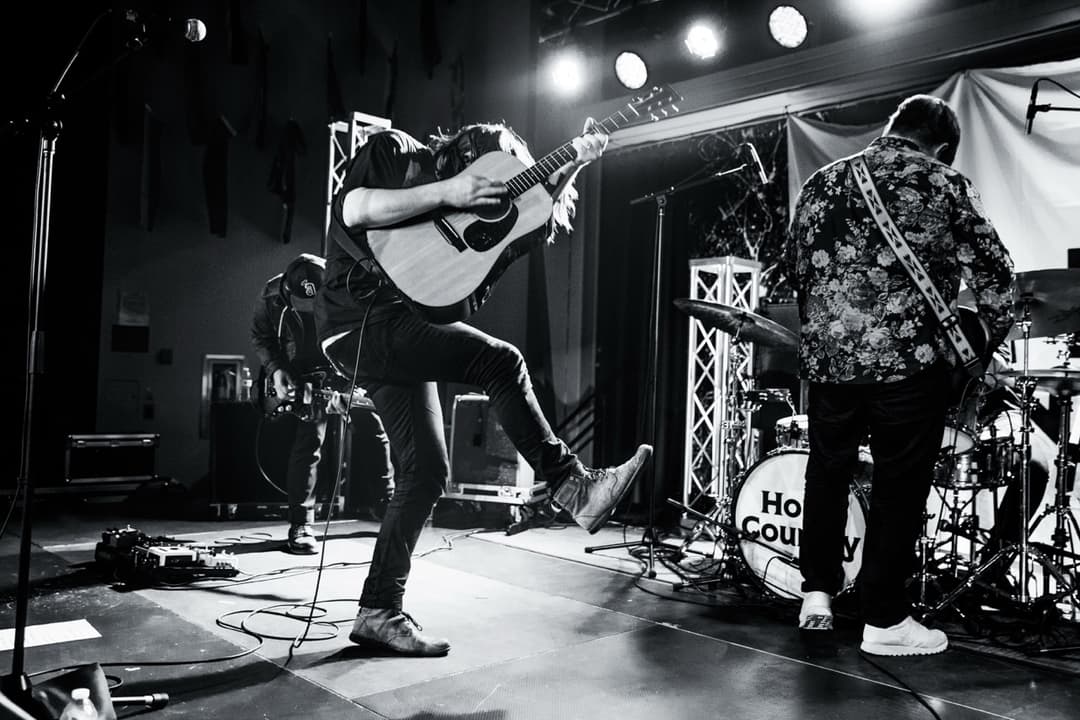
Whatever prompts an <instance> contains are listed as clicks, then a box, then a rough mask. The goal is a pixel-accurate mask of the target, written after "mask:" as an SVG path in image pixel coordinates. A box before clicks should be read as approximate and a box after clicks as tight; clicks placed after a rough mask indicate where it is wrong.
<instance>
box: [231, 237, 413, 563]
mask: <svg viewBox="0 0 1080 720" xmlns="http://www.w3.org/2000/svg"><path fill="white" fill-rule="evenodd" d="M325 267H326V262H325V261H324V260H323V259H322V258H321V257H318V256H316V255H311V254H309V253H302V254H300V255H299V256H297V257H296V258H295V259H294V260H293V261H292V262H290V263H289V265H288V267H287V268H286V269H285V272H283V273H278V274H277V275H275V276H273V277H272V278H270V279H269V280H267V281H266V284H265V285H264V286H263V289H262V291H261V292H260V293H259V297H258V299H257V300H256V301H255V309H254V311H253V312H252V319H251V344H252V346H254V348H255V354H256V355H257V356H258V357H259V362H261V363H262V367H263V372H264V373H265V375H266V379H267V380H269V383H270V384H271V387H272V390H269V389H267V390H266V391H265V392H267V394H270V393H271V392H272V393H273V395H275V396H276V401H277V402H303V398H301V397H299V396H298V394H299V393H301V391H300V389H299V388H300V385H301V383H302V381H303V380H304V379H305V376H308V377H310V376H311V375H312V373H316V372H317V371H319V370H320V369H321V370H322V371H323V372H324V373H325V372H327V371H328V368H327V363H326V357H325V356H324V355H323V354H322V349H321V348H320V347H319V343H318V338H317V335H316V333H315V317H314V312H313V310H314V307H313V306H314V303H315V293H316V292H317V291H318V289H319V287H320V286H321V285H322V283H323V277H324V273H325ZM262 380H263V379H262V378H260V388H262V387H263V386H264V385H263V383H262ZM261 392H262V391H261ZM327 405H328V403H327V402H326V401H323V400H321V399H320V400H316V401H314V402H313V403H312V406H311V407H310V408H304V411H303V412H298V413H295V414H297V415H298V416H299V417H300V421H299V422H298V423H297V424H296V435H295V436H294V438H293V441H292V448H291V449H290V451H289V460H288V465H287V466H286V470H285V490H286V492H287V493H288V496H289V535H288V540H287V544H286V550H288V551H289V552H291V553H293V554H296V555H313V554H316V553H318V551H319V544H318V541H317V540H316V539H315V534H314V532H313V531H312V529H311V526H312V523H314V521H315V486H316V483H317V482H318V479H319V473H318V470H319V458H320V457H321V453H322V446H323V442H324V441H325V439H326V420H327V418H326V411H325V409H324V408H326V407H327ZM351 419H352V420H351V422H350V423H349V425H348V427H349V428H350V429H351V431H352V432H353V434H354V441H355V440H356V439H358V438H359V436H360V435H361V434H363V435H364V436H365V437H366V438H370V440H371V442H370V443H368V444H366V445H365V448H366V447H367V445H371V446H376V445H377V446H378V448H379V449H378V450H377V451H376V450H373V451H372V452H370V453H367V454H365V462H368V463H370V464H371V466H370V467H368V468H366V470H368V471H369V473H370V475H368V476H369V477H378V480H377V481H376V482H377V484H378V485H379V487H373V488H361V489H359V490H361V491H362V492H363V493H366V494H369V495H375V496H376V497H372V498H370V509H371V512H372V513H373V514H374V515H375V517H376V518H377V516H378V512H379V509H378V508H379V502H380V501H382V502H385V501H386V499H387V498H388V497H389V495H390V492H391V491H392V490H393V483H394V470H393V466H392V465H391V462H390V445H389V441H388V440H387V438H386V432H385V431H384V430H383V428H382V423H381V422H380V421H379V418H378V416H377V415H375V414H374V413H371V412H365V413H355V414H354V415H352V416H351Z"/></svg>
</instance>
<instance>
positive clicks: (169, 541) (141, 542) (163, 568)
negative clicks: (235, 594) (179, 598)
mask: <svg viewBox="0 0 1080 720" xmlns="http://www.w3.org/2000/svg"><path fill="white" fill-rule="evenodd" d="M94 562H95V564H96V565H97V567H98V569H99V570H101V571H102V572H103V573H105V574H107V575H108V576H110V577H112V578H114V579H116V580H118V581H120V582H122V583H124V584H125V585H131V586H138V587H149V586H153V585H177V584H183V583H189V582H194V581H196V580H210V579H217V578H231V577H235V576H237V575H239V574H240V568H239V566H238V562H237V557H236V555H234V554H233V553H230V552H226V551H223V550H220V549H218V548H208V547H205V546H199V545H194V544H191V543H187V542H184V541H182V540H177V539H175V538H170V537H164V536H157V537H151V536H149V535H147V534H145V533H143V532H140V531H139V530H137V529H135V528H133V527H131V526H130V525H128V526H127V527H124V528H109V529H107V530H105V531H104V532H102V533H101V542H99V543H98V544H97V546H96V547H95V549H94Z"/></svg>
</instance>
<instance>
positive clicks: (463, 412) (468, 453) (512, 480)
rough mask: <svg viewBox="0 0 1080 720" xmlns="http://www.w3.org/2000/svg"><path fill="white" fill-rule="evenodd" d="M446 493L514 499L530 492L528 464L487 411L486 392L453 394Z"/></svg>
mask: <svg viewBox="0 0 1080 720" xmlns="http://www.w3.org/2000/svg"><path fill="white" fill-rule="evenodd" d="M449 445H450V487H449V488H447V493H446V495H447V497H463V496H467V497H469V498H470V499H473V500H478V501H479V500H485V499H487V500H491V501H493V502H515V501H521V500H523V499H526V498H528V497H530V496H531V494H532V490H533V487H534V485H533V483H534V479H535V478H534V474H533V471H532V468H531V467H530V466H529V464H528V463H527V462H525V459H524V458H523V457H521V455H520V454H519V453H518V452H517V449H516V448H515V447H514V445H513V443H512V442H511V441H510V438H509V437H508V436H507V435H506V431H505V430H504V429H503V427H502V425H501V424H500V423H499V421H498V419H497V418H496V417H495V414H494V413H493V412H492V411H491V408H490V404H489V400H488V397H487V396H486V395H478V394H466V395H458V396H457V397H455V398H454V403H453V409H452V413H451V420H450V443H449Z"/></svg>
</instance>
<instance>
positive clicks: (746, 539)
mask: <svg viewBox="0 0 1080 720" xmlns="http://www.w3.org/2000/svg"><path fill="white" fill-rule="evenodd" d="M809 455H810V453H809V450H806V449H802V448H798V449H793V448H782V449H778V450H775V451H773V452H771V453H769V454H768V455H766V456H765V457H764V458H762V459H761V460H759V461H758V462H757V463H755V464H754V465H753V466H751V467H750V468H748V469H747V471H746V472H744V473H743V474H742V475H741V476H740V477H739V480H738V483H737V486H736V489H735V491H734V492H733V493H732V497H731V501H730V503H729V504H728V507H727V511H726V513H725V514H723V515H720V516H719V517H717V514H716V513H708V514H707V513H702V512H700V511H697V510H694V509H693V508H689V507H686V506H685V505H683V504H681V503H678V502H676V501H674V500H668V502H669V503H671V504H672V505H674V506H675V507H678V508H680V509H681V510H683V511H684V512H686V513H687V514H689V515H691V516H693V517H695V518H697V519H698V520H699V522H700V523H702V524H706V525H708V526H709V527H712V528H716V529H717V530H719V531H720V532H721V533H722V534H723V536H724V538H725V540H726V541H727V542H726V547H727V549H726V550H725V556H724V557H725V561H726V562H725V565H724V570H725V574H724V575H723V576H722V577H723V578H724V579H732V578H736V577H740V576H744V577H746V576H748V577H749V579H750V580H751V581H752V582H753V583H754V584H755V585H756V586H758V587H759V588H760V589H761V590H762V591H764V592H765V593H767V594H769V595H772V596H775V597H779V598H781V599H798V598H801V597H802V592H801V586H802V573H801V571H800V570H799V560H798V548H799V546H800V544H801V537H802V502H803V488H804V480H803V478H804V476H805V472H806V460H807V458H808V457H809ZM872 468H873V460H872V458H871V457H870V455H869V453H868V452H867V451H865V450H861V451H860V455H859V465H858V467H857V469H856V473H855V477H854V478H853V481H852V484H851V487H850V489H849V492H848V513H847V515H848V519H847V525H846V526H845V540H844V562H843V569H844V583H843V588H842V590H841V592H847V591H849V590H850V589H851V588H852V587H853V586H854V583H855V578H856V577H857V576H858V573H859V569H860V568H861V565H862V542H863V538H864V537H865V534H866V517H867V515H868V513H869V502H868V501H867V488H869V484H870V477H871V475H872ZM721 518H722V519H721ZM740 571H741V572H740ZM715 582H716V579H715V578H704V579H702V580H698V581H691V582H689V583H684V584H683V585H684V586H686V585H701V584H711V583H715Z"/></svg>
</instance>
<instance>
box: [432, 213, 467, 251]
mask: <svg viewBox="0 0 1080 720" xmlns="http://www.w3.org/2000/svg"><path fill="white" fill-rule="evenodd" d="M434 223H435V229H436V230H438V231H439V234H440V235H442V238H443V240H445V241H446V242H447V244H449V245H450V247H452V248H454V249H455V250H457V251H458V252H465V251H466V250H468V246H467V245H466V244H465V241H464V240H462V239H461V236H460V235H458V233H457V230H455V229H454V226H453V225H451V224H450V222H449V221H448V220H447V219H446V218H445V217H444V216H442V215H439V216H437V217H436V218H435V219H434Z"/></svg>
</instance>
